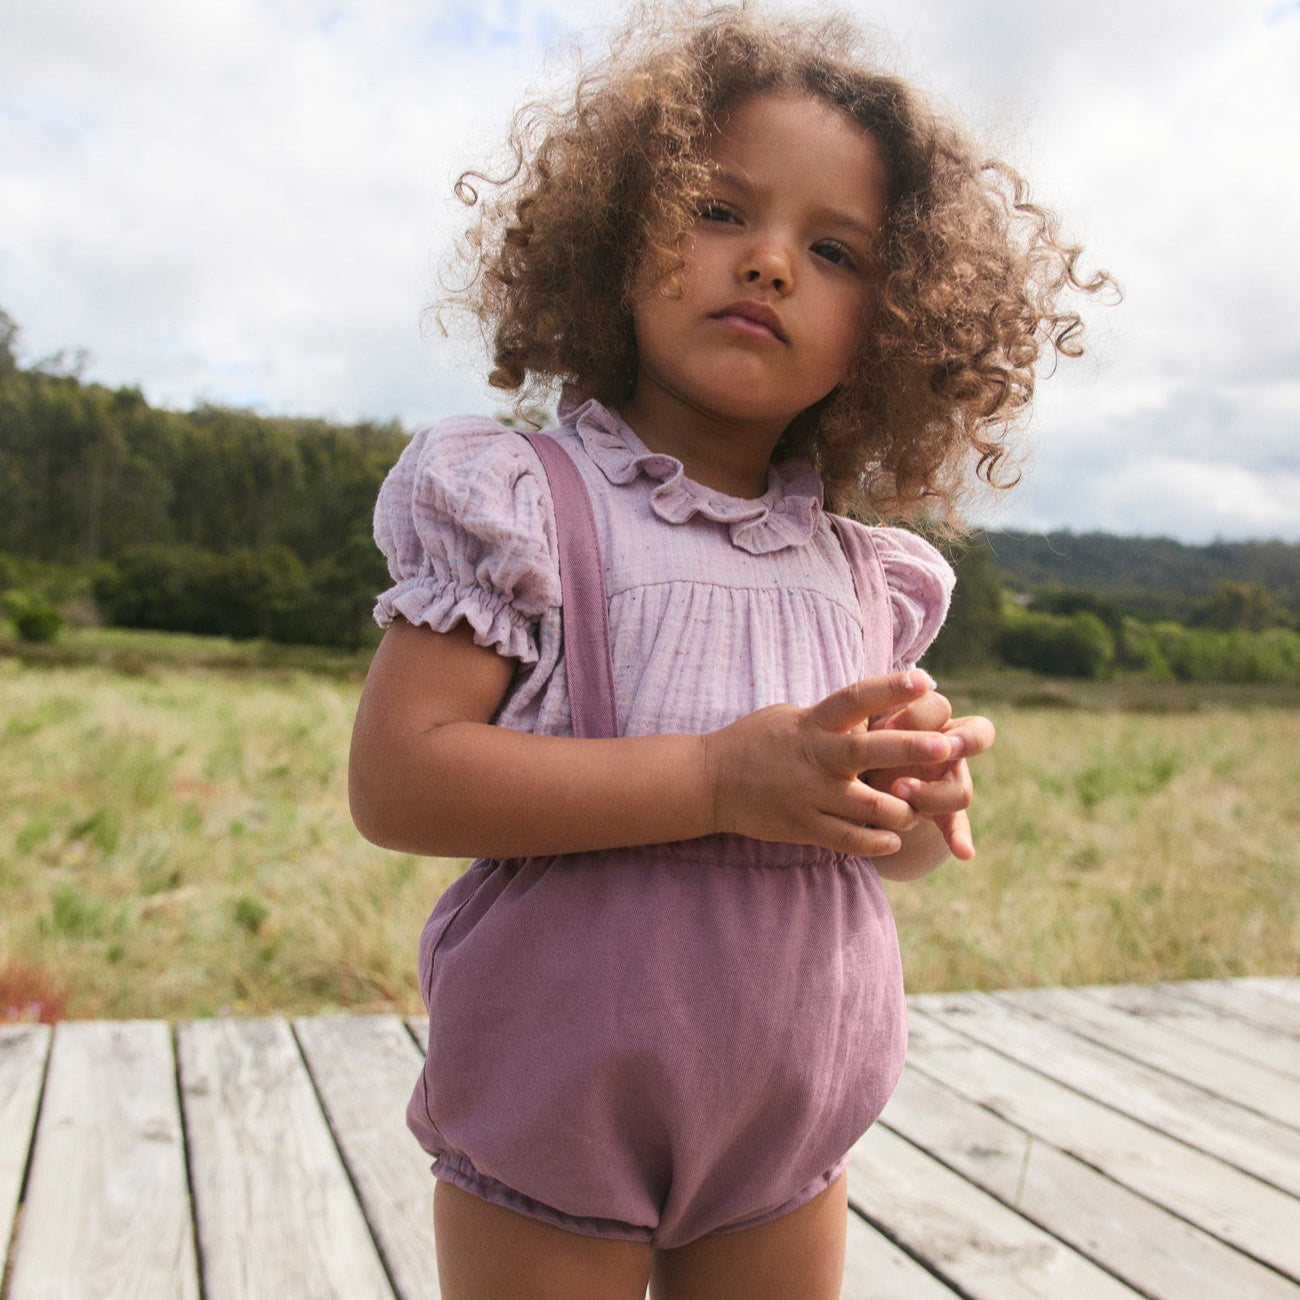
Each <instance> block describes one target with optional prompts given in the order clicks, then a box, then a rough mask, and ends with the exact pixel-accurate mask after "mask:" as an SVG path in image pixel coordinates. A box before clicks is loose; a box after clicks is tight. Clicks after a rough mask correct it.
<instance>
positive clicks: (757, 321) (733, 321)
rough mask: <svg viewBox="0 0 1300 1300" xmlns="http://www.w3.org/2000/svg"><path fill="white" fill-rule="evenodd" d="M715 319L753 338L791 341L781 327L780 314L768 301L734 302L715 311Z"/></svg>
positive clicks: (749, 300) (783, 341)
mask: <svg viewBox="0 0 1300 1300" xmlns="http://www.w3.org/2000/svg"><path fill="white" fill-rule="evenodd" d="M713 319H714V320H716V321H721V322H722V324H724V325H726V326H728V327H730V328H731V329H734V330H736V331H737V332H738V333H740V334H748V335H749V336H750V337H751V338H761V339H776V340H777V341H778V342H780V343H788V342H789V341H790V340H789V339H787V338H786V336H785V330H784V329H782V327H781V318H780V316H778V315H777V314H776V312H775V311H773V310H772V308H771V307H769V306H768V305H767V304H766V303H762V302H755V301H753V300H752V299H747V300H745V301H743V302H733V303H731V304H730V305H729V306H727V307H724V308H723V309H722V310H721V311H719V312H714V313H713Z"/></svg>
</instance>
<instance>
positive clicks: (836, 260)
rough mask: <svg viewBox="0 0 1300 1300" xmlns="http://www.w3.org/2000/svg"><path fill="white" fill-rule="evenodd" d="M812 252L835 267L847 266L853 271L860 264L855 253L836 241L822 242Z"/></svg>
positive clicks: (813, 247) (815, 245)
mask: <svg viewBox="0 0 1300 1300" xmlns="http://www.w3.org/2000/svg"><path fill="white" fill-rule="evenodd" d="M812 251H813V252H814V253H816V254H817V256H818V257H820V258H824V259H825V260H826V261H828V262H831V263H833V264H834V265H835V266H845V267H848V268H849V269H850V270H852V269H853V268H854V267H856V266H857V264H858V262H857V258H855V257H854V256H853V253H852V252H851V251H850V250H849V249H848V248H846V247H845V246H844V245H843V244H841V243H839V242H838V241H837V240H834V239H823V240H821V241H820V242H818V243H816V244H814V245H813V246H812Z"/></svg>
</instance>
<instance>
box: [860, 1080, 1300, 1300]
mask: <svg viewBox="0 0 1300 1300" xmlns="http://www.w3.org/2000/svg"><path fill="white" fill-rule="evenodd" d="M880 1122H881V1123H883V1124H885V1125H886V1126H887V1127H888V1128H890V1129H892V1130H893V1131H895V1132H896V1133H900V1134H901V1135H902V1136H904V1137H906V1138H908V1139H909V1140H910V1141H911V1142H913V1143H914V1144H917V1145H923V1146H924V1148H925V1150H926V1151H928V1152H929V1153H930V1154H931V1155H933V1156H935V1157H937V1158H938V1159H939V1160H941V1161H942V1162H943V1163H944V1164H945V1165H947V1166H948V1167H949V1168H950V1169H954V1170H956V1171H957V1172H958V1173H960V1174H962V1175H963V1176H964V1177H966V1178H968V1179H970V1181H971V1182H973V1183H975V1184H976V1185H977V1186H979V1187H982V1188H984V1190H985V1191H988V1192H990V1193H992V1194H993V1195H994V1196H996V1197H997V1198H998V1200H1000V1201H1001V1202H1002V1203H1003V1204H1004V1205H1008V1206H1010V1207H1011V1208H1012V1209H1014V1210H1016V1211H1017V1212H1018V1213H1020V1214H1023V1215H1024V1216H1025V1217H1026V1218H1027V1219H1029V1220H1030V1221H1031V1222H1033V1223H1036V1224H1038V1225H1039V1227H1041V1228H1045V1229H1046V1230H1047V1231H1048V1232H1050V1233H1052V1234H1053V1235H1054V1236H1057V1237H1059V1238H1060V1239H1061V1240H1062V1241H1064V1242H1067V1243H1068V1244H1069V1245H1071V1246H1073V1247H1074V1249H1076V1250H1077V1251H1078V1252H1079V1253H1080V1254H1081V1255H1086V1256H1087V1257H1088V1258H1090V1259H1092V1260H1094V1261H1095V1262H1097V1263H1098V1264H1101V1265H1103V1266H1104V1267H1105V1268H1106V1269H1108V1270H1109V1271H1111V1272H1113V1273H1115V1274H1116V1276H1118V1277H1119V1278H1121V1279H1122V1280H1123V1281H1125V1282H1127V1283H1128V1284H1129V1285H1130V1286H1132V1287H1133V1288H1134V1289H1135V1290H1137V1291H1140V1292H1141V1293H1142V1294H1143V1295H1145V1296H1148V1297H1150V1298H1151V1300H1223V1297H1224V1296H1250V1297H1251V1300H1296V1298H1297V1289H1296V1287H1295V1286H1294V1285H1293V1284H1292V1283H1290V1282H1288V1281H1286V1280H1285V1279H1284V1278H1282V1277H1281V1276H1279V1275H1278V1274H1277V1273H1275V1272H1273V1271H1272V1270H1271V1269H1267V1268H1264V1267H1263V1266H1262V1265H1260V1264H1257V1263H1255V1262H1254V1261H1253V1260H1251V1259H1249V1258H1247V1257H1246V1256H1245V1255H1242V1254H1240V1253H1239V1252H1238V1251H1236V1250H1233V1249H1232V1247H1230V1246H1227V1245H1225V1244H1224V1243H1223V1242H1221V1241H1219V1240H1218V1239H1217V1238H1214V1237H1211V1236H1209V1235H1208V1234H1206V1233H1204V1232H1201V1231H1199V1230H1198V1229H1196V1228H1194V1227H1193V1226H1192V1225H1191V1224H1189V1223H1187V1222H1186V1221H1185V1220H1183V1219H1181V1218H1179V1217H1177V1216H1176V1215H1173V1214H1170V1213H1169V1212H1168V1211H1167V1210H1163V1209H1161V1208H1160V1207H1159V1206H1156V1205H1153V1204H1152V1203H1151V1202H1150V1201H1148V1200H1147V1199H1146V1198H1145V1197H1142V1196H1138V1195H1137V1194H1135V1193H1134V1192H1131V1191H1129V1190H1128V1189H1127V1188H1126V1187H1123V1186H1121V1185H1120V1184H1119V1183H1116V1182H1115V1181H1114V1180H1112V1179H1110V1178H1107V1177H1105V1176H1104V1175H1102V1174H1099V1173H1098V1172H1097V1171H1096V1170H1094V1169H1092V1168H1090V1167H1089V1166H1088V1165H1086V1164H1084V1163H1083V1162H1082V1161H1080V1160H1077V1159H1075V1158H1074V1157H1073V1156H1070V1155H1067V1154H1066V1153H1064V1152H1062V1151H1060V1150H1058V1149H1057V1148H1056V1147H1055V1146H1053V1145H1052V1144H1051V1143H1049V1142H1043V1141H1041V1140H1039V1139H1037V1138H1035V1137H1034V1136H1033V1135H1032V1134H1029V1133H1025V1132H1024V1131H1023V1130H1021V1129H1018V1128H1016V1127H1015V1126H1014V1125H1011V1124H1008V1123H1007V1122H1006V1121H1004V1120H1001V1119H999V1118H997V1117H996V1116H995V1115H991V1114H990V1113H989V1112H988V1111H986V1110H984V1109H982V1108H981V1107H979V1106H977V1105H975V1104H974V1103H973V1102H970V1101H967V1100H965V1099H963V1098H961V1097H958V1096H957V1095H956V1094H955V1093H953V1092H951V1091H950V1090H949V1089H947V1088H944V1087H942V1086H941V1085H940V1084H938V1083H936V1082H935V1081H934V1080H932V1079H929V1078H927V1077H926V1076H925V1075H923V1074H921V1073H919V1072H918V1071H916V1070H905V1071H904V1072H903V1078H902V1081H901V1082H900V1084H899V1087H898V1090H897V1091H896V1092H895V1093H894V1096H893V1097H892V1099H891V1100H890V1102H889V1105H888V1106H887V1107H886V1108H885V1113H884V1115H883V1116H882V1117H881V1120H880Z"/></svg>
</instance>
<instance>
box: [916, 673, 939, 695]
mask: <svg viewBox="0 0 1300 1300" xmlns="http://www.w3.org/2000/svg"><path fill="white" fill-rule="evenodd" d="M916 671H917V672H918V673H920V674H921V676H922V677H923V678H924V679H925V680H926V682H928V683H929V686H930V689H931V690H932V691H937V690H938V689H939V683H938V682H936V681H935V680H934V678H933V677H931V676H930V674H929V673H927V672H926V671H925V669H924V668H918V669H917V670H916Z"/></svg>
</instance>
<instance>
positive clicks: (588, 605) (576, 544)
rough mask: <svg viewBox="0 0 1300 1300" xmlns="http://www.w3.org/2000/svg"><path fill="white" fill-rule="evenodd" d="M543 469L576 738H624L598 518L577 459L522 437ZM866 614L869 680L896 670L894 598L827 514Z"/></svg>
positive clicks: (853, 534)
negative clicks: (556, 557) (552, 519)
mask: <svg viewBox="0 0 1300 1300" xmlns="http://www.w3.org/2000/svg"><path fill="white" fill-rule="evenodd" d="M521 432H522V433H523V436H524V437H525V438H527V439H528V442H529V443H530V444H531V445H532V448H533V450H534V451H535V452H536V453H537V455H538V457H539V459H540V460H541V462H542V469H543V470H544V471H545V473H546V479H547V482H548V483H549V485H550V489H551V501H552V503H553V505H554V509H555V537H556V544H557V546H558V548H559V552H560V599H561V601H562V602H563V604H562V608H561V622H562V626H563V629H564V669H565V676H566V679H567V681H568V686H569V708H570V711H571V713H572V715H573V734H574V735H575V736H578V737H581V738H583V739H588V740H595V739H601V738H612V737H615V736H617V735H618V712H617V709H616V708H615V704H614V661H613V658H612V656H611V654H610V643H609V602H608V600H607V598H606V594H605V572H604V566H603V564H602V563H601V559H600V537H599V534H598V533H597V532H596V518H595V516H594V515H593V514H592V511H591V497H590V496H589V495H588V493H587V488H586V485H585V484H584V483H583V481H582V476H581V475H580V474H579V473H578V467H577V466H576V465H575V464H574V463H573V458H572V457H571V456H570V455H569V453H568V452H566V451H565V450H564V448H563V447H561V446H560V444H559V443H558V442H557V441H556V440H555V439H554V438H552V437H550V436H549V435H548V434H545V433H536V432H532V431H523V430H521ZM827 518H828V519H829V520H830V522H831V527H832V528H834V530H835V536H836V537H837V538H838V539H839V543H840V549H841V550H842V551H843V552H844V555H845V558H846V559H847V560H848V563H849V573H850V575H851V577H852V578H853V587H854V590H855V591H856V593H857V597H858V603H859V605H860V606H861V609H862V635H863V642H864V645H863V651H864V664H865V671H866V673H867V675H868V676H873V675H875V674H876V673H878V672H882V671H888V670H889V669H891V668H892V667H893V658H894V647H893V639H894V638H893V627H892V625H891V623H890V620H889V619H888V618H885V619H882V618H881V617H880V611H881V610H882V609H884V610H888V608H889V600H888V591H887V589H886V585H885V573H884V569H883V568H882V567H881V563H880V556H879V555H878V554H877V553H876V550H875V548H874V547H873V546H872V545H871V542H870V540H869V539H868V538H867V537H866V536H865V535H864V534H863V533H862V532H861V530H859V529H857V528H853V527H846V526H845V525H846V524H847V523H848V521H847V520H843V519H840V518H839V517H838V516H836V515H833V514H830V512H829V511H828V512H827Z"/></svg>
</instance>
